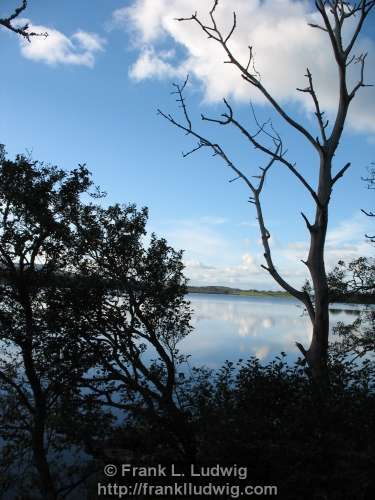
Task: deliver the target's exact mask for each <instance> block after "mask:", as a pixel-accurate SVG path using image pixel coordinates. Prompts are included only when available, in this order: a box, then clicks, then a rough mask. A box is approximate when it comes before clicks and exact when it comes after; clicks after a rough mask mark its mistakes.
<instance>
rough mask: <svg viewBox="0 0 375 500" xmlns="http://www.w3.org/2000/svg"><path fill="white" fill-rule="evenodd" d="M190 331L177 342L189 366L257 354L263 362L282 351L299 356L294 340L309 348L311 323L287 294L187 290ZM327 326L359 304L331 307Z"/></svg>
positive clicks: (352, 316) (347, 316) (351, 317)
mask: <svg viewBox="0 0 375 500" xmlns="http://www.w3.org/2000/svg"><path fill="white" fill-rule="evenodd" d="M188 299H189V300H190V302H191V305H192V308H193V311H194V314H193V319H192V325H193V327H194V330H193V332H192V333H191V334H190V335H189V336H188V337H187V338H185V339H184V340H183V341H182V342H181V344H180V350H181V351H182V352H184V353H186V354H191V358H190V364H191V365H192V366H198V365H205V366H207V367H210V368H215V367H218V366H220V365H221V364H222V363H223V362H224V361H225V360H227V359H228V360H230V361H237V360H238V359H239V358H242V359H247V358H249V357H250V356H257V357H258V358H259V359H260V360H262V361H264V362H267V361H269V360H270V359H272V358H273V357H274V356H275V355H277V354H279V353H280V352H281V351H284V352H286V353H287V355H288V360H290V361H293V360H295V359H297V357H298V356H299V355H300V351H299V350H298V349H297V347H296V345H295V342H296V341H298V342H301V343H302V344H303V345H304V346H306V347H308V345H309V342H310V336H311V324H310V320H309V318H308V316H307V314H306V313H304V309H303V306H302V305H301V304H300V302H298V301H297V300H295V299H293V298H289V297H267V296H262V297H246V296H240V295H216V294H203V293H191V294H189V296H188ZM332 308H333V310H332V311H331V328H332V327H333V326H334V325H335V324H336V323H337V322H338V321H343V322H344V323H349V322H352V321H354V319H355V318H356V317H357V314H358V306H355V305H348V304H343V305H333V306H332Z"/></svg>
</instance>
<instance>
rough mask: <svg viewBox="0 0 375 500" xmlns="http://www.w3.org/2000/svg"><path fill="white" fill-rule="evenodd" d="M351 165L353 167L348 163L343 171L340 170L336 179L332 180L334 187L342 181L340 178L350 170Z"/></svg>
mask: <svg viewBox="0 0 375 500" xmlns="http://www.w3.org/2000/svg"><path fill="white" fill-rule="evenodd" d="M350 165H351V164H350V163H347V164H346V165H345V166H344V167H343V168H342V169H341V170H339V171H338V172H337V174H336V175H335V177H334V178H333V179H332V182H331V185H332V186H333V185H334V184H335V182H337V181H338V180H339V179H340V177H342V176H343V175H344V174H345V172H346V171H347V170H348V168H349V167H350Z"/></svg>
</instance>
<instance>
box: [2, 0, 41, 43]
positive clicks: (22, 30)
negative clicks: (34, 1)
mask: <svg viewBox="0 0 375 500" xmlns="http://www.w3.org/2000/svg"><path fill="white" fill-rule="evenodd" d="M26 7H27V0H22V4H21V5H20V6H19V7H17V8H16V9H15V10H14V12H13V13H12V14H11V15H9V16H8V17H4V18H0V26H3V27H4V28H6V29H8V30H10V31H13V32H14V33H17V35H20V36H22V37H23V38H25V39H26V40H27V41H28V42H31V38H32V37H34V36H44V37H47V36H48V33H46V32H45V33H36V32H34V31H30V26H29V24H28V23H26V24H24V25H19V24H17V22H14V21H16V19H17V18H18V17H19V15H20V14H21V13H22V12H23V11H24V10H25V9H26Z"/></svg>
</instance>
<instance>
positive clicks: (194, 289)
mask: <svg viewBox="0 0 375 500" xmlns="http://www.w3.org/2000/svg"><path fill="white" fill-rule="evenodd" d="M188 293H205V294H212V295H238V296H242V297H283V298H286V299H293V296H292V295H291V294H290V293H288V292H285V291H283V290H253V289H251V290H241V289H240V288H231V287H229V286H212V285H211V286H188ZM369 299H370V300H369ZM331 304H351V305H366V304H372V305H374V298H373V296H371V297H370V296H363V295H362V296H361V295H349V296H348V297H341V298H340V300H337V301H334V302H331ZM332 309H333V310H334V308H332Z"/></svg>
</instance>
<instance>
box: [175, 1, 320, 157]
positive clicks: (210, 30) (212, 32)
mask: <svg viewBox="0 0 375 500" xmlns="http://www.w3.org/2000/svg"><path fill="white" fill-rule="evenodd" d="M217 6H218V0H215V1H214V4H213V7H212V9H211V11H210V18H211V23H212V25H211V26H206V25H205V24H204V23H203V22H202V21H201V20H200V19H199V17H198V15H197V13H195V14H193V15H192V16H190V17H188V18H183V17H182V18H178V21H194V22H196V23H197V24H198V25H199V26H200V28H201V29H202V31H203V32H204V33H206V34H207V36H208V38H213V39H214V40H215V41H216V42H218V43H219V44H220V45H221V46H222V48H223V49H224V51H225V53H226V54H227V56H228V61H227V62H228V63H229V64H233V65H234V66H236V67H237V68H238V69H239V70H240V72H241V76H242V78H243V79H244V80H246V81H247V82H248V83H250V84H251V85H253V86H255V87H256V88H258V89H259V90H260V92H261V93H262V94H263V96H264V97H265V98H266V99H267V101H268V102H269V103H270V104H271V105H272V106H273V107H274V108H275V110H276V111H277V112H278V113H279V114H280V116H282V118H283V119H284V120H285V121H286V122H287V123H288V124H289V125H291V126H292V127H293V128H295V129H296V130H297V131H298V132H300V133H301V134H302V135H303V136H304V137H306V139H307V140H308V141H309V142H310V143H311V144H312V145H313V146H314V148H315V149H316V150H317V151H319V153H320V145H319V143H318V142H317V141H316V140H315V139H314V137H313V136H312V135H311V134H310V132H309V131H308V130H307V129H306V128H305V127H303V126H302V125H301V124H300V123H298V122H297V121H295V120H294V119H293V118H292V117H291V116H289V114H288V113H287V112H286V111H285V110H284V109H283V108H282V106H281V105H280V104H279V103H278V102H277V101H276V100H275V99H274V98H273V97H272V96H271V94H270V93H269V92H268V91H267V89H266V88H265V87H264V86H263V85H262V83H261V81H260V78H259V74H258V73H257V72H255V71H254V73H252V72H250V71H249V68H250V65H251V62H252V61H253V52H252V48H251V47H249V50H250V57H249V60H248V62H247V64H246V66H244V65H243V64H241V63H240V62H239V60H238V59H236V57H235V56H234V55H233V53H232V51H231V49H230V48H229V47H228V43H227V42H228V37H224V36H223V34H222V33H221V31H220V29H219V28H218V26H217V24H216V20H215V10H216V8H217ZM235 27H236V26H234V27H232V28H233V29H232V30H231V32H230V36H232V34H233V31H234V29H235Z"/></svg>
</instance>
